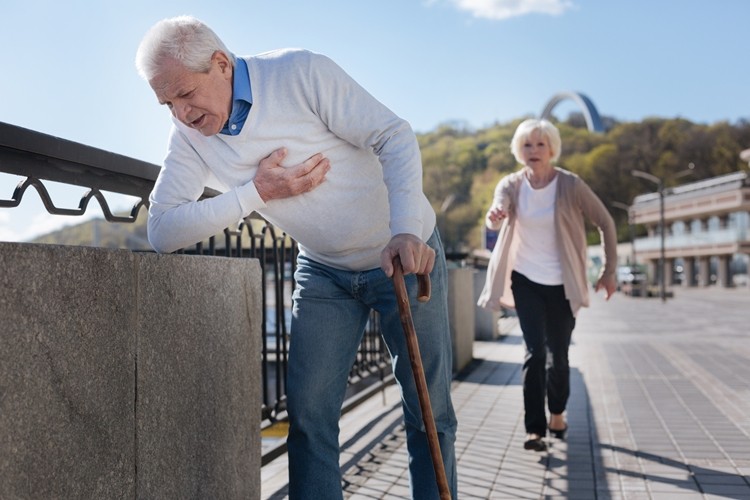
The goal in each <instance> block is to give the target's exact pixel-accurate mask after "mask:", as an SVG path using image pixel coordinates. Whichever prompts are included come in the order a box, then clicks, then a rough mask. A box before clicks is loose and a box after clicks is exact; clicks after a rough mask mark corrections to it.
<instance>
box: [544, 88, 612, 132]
mask: <svg viewBox="0 0 750 500" xmlns="http://www.w3.org/2000/svg"><path fill="white" fill-rule="evenodd" d="M565 99H571V100H572V101H573V102H575V103H576V104H578V106H579V107H580V108H581V111H583V117H584V118H585V119H586V126H587V127H588V129H589V131H591V132H604V125H602V120H601V118H600V117H599V112H598V111H597V110H596V106H594V103H593V102H591V99H589V98H588V97H587V96H585V95H584V94H582V93H580V92H559V93H557V94H555V95H554V96H552V99H550V100H549V102H547V105H546V106H545V107H544V111H542V118H543V119H545V120H548V119H549V118H550V116H552V110H553V109H554V108H555V106H557V105H558V104H559V103H560V101H564V100H565Z"/></svg>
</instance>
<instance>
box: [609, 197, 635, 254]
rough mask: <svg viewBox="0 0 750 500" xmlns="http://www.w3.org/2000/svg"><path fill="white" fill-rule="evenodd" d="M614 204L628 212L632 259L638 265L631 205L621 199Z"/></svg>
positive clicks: (613, 204)
mask: <svg viewBox="0 0 750 500" xmlns="http://www.w3.org/2000/svg"><path fill="white" fill-rule="evenodd" d="M612 206H613V207H615V208H619V209H620V210H624V211H625V212H627V214H628V237H629V238H630V261H631V265H633V266H635V267H637V265H638V263H637V262H636V260H635V231H634V228H633V218H632V217H631V216H630V206H629V205H628V204H626V203H622V202H619V201H613V202H612Z"/></svg>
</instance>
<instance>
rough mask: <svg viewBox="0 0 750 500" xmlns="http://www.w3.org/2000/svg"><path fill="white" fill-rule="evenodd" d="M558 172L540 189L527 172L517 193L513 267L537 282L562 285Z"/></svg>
mask: <svg viewBox="0 0 750 500" xmlns="http://www.w3.org/2000/svg"><path fill="white" fill-rule="evenodd" d="M556 193H557V176H555V178H554V179H552V182H550V183H549V184H547V185H546V186H544V187H543V188H541V189H534V188H533V187H531V184H530V183H529V180H528V178H526V177H525V176H524V180H523V182H521V190H520V192H519V196H518V223H517V225H516V234H517V236H518V247H517V253H516V259H515V265H514V267H513V269H514V270H516V271H518V272H519V273H521V274H523V275H524V276H526V277H527V278H529V279H530V280H531V281H533V282H534V283H539V284H541V285H562V283H563V276H562V267H561V266H560V252H559V251H558V248H557V239H556V238H555V231H556V229H555V198H556Z"/></svg>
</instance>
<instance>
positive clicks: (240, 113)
mask: <svg viewBox="0 0 750 500" xmlns="http://www.w3.org/2000/svg"><path fill="white" fill-rule="evenodd" d="M232 76H233V78H232V111H231V113H230V114H229V120H227V123H226V124H224V128H222V129H221V133H222V134H228V135H237V134H239V133H240V131H241V130H242V127H243V125H244V124H245V120H246V119H247V115H248V113H249V112H250V107H251V106H252V104H253V94H252V88H251V87H250V75H249V73H248V71H247V62H245V60H244V59H242V58H241V57H237V58H235V65H234V72H233V74H232Z"/></svg>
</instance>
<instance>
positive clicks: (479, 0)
mask: <svg viewBox="0 0 750 500" xmlns="http://www.w3.org/2000/svg"><path fill="white" fill-rule="evenodd" d="M450 1H451V3H453V4H454V5H456V7H458V8H459V9H461V10H465V11H468V12H471V14H472V15H473V16H474V17H481V18H485V19H495V20H501V19H508V18H511V17H517V16H524V15H526V14H549V15H553V16H557V15H560V14H562V13H563V12H565V11H566V10H568V9H570V8H572V7H573V6H574V5H573V2H572V0H450Z"/></svg>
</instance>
